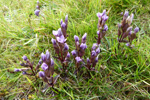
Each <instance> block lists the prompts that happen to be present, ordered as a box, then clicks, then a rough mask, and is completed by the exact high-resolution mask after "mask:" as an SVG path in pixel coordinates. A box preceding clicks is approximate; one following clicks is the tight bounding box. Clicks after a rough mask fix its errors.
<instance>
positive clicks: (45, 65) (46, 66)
mask: <svg viewBox="0 0 150 100" xmlns="http://www.w3.org/2000/svg"><path fill="white" fill-rule="evenodd" d="M41 68H42V69H43V70H44V71H46V70H47V69H48V65H47V64H46V63H43V64H42V65H41Z"/></svg>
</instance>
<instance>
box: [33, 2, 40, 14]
mask: <svg viewBox="0 0 150 100" xmlns="http://www.w3.org/2000/svg"><path fill="white" fill-rule="evenodd" d="M39 13H40V4H39V1H37V6H36V10H35V11H34V14H35V15H36V16H39Z"/></svg>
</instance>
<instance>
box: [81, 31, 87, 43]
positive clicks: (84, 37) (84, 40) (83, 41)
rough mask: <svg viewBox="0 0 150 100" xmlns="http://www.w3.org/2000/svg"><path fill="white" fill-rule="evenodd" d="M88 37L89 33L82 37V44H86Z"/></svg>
mask: <svg viewBox="0 0 150 100" xmlns="http://www.w3.org/2000/svg"><path fill="white" fill-rule="evenodd" d="M86 36H87V33H85V34H84V35H83V36H82V43H85V42H86Z"/></svg>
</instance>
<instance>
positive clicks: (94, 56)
mask: <svg viewBox="0 0 150 100" xmlns="http://www.w3.org/2000/svg"><path fill="white" fill-rule="evenodd" d="M99 53H100V47H99V44H97V43H94V44H93V46H92V49H91V55H90V58H87V64H86V67H87V68H88V70H95V66H96V63H97V62H98V54H99Z"/></svg>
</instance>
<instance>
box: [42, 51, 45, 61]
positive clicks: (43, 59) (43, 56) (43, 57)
mask: <svg viewBox="0 0 150 100" xmlns="http://www.w3.org/2000/svg"><path fill="white" fill-rule="evenodd" d="M41 59H42V61H43V62H45V61H46V55H45V54H44V53H43V52H42V54H41Z"/></svg>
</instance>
